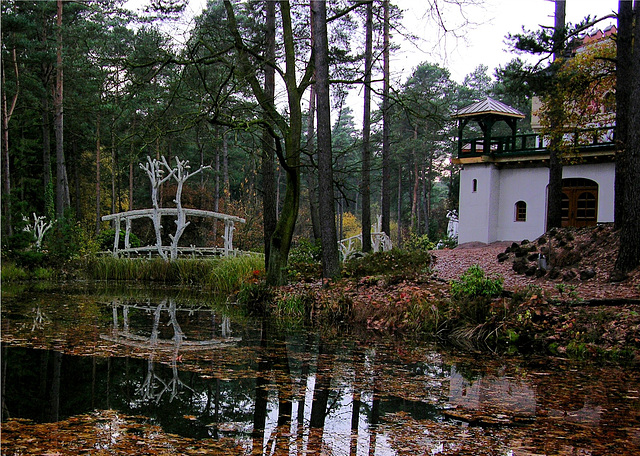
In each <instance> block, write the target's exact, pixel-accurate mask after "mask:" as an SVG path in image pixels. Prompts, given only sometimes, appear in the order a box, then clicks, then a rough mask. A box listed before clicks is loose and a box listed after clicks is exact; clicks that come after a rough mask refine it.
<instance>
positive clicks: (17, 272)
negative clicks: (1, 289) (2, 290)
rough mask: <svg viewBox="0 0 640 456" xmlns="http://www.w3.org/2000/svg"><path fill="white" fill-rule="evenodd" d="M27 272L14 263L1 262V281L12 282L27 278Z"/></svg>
mask: <svg viewBox="0 0 640 456" xmlns="http://www.w3.org/2000/svg"><path fill="white" fill-rule="evenodd" d="M28 278H29V274H28V273H27V271H25V270H24V269H23V268H21V267H20V266H18V265H16V264H14V263H8V262H6V261H3V262H2V282H3V283H4V282H13V281H19V280H27V279H28Z"/></svg>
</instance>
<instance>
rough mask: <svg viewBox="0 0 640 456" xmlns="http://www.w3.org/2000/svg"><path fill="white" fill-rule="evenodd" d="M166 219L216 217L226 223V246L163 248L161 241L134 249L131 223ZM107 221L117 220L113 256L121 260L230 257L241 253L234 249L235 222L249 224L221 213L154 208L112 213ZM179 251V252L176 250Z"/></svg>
mask: <svg viewBox="0 0 640 456" xmlns="http://www.w3.org/2000/svg"><path fill="white" fill-rule="evenodd" d="M162 216H173V217H176V219H180V218H181V216H182V217H185V218H186V217H187V216H190V217H205V218H213V219H218V220H222V221H224V236H223V238H224V247H222V248H219V247H195V246H190V247H178V246H177V245H174V243H172V245H171V246H167V245H162V242H161V241H159V242H158V243H157V244H156V245H150V246H145V247H131V242H130V239H129V238H130V235H131V222H132V221H133V220H135V219H139V218H149V219H151V220H152V221H154V223H155V222H156V220H158V223H159V219H160V217H162ZM156 218H157V219H156ZM102 220H103V221H105V222H106V221H111V220H114V221H115V227H114V228H115V236H114V240H113V250H112V251H111V253H112V254H113V256H115V257H117V256H120V255H125V256H127V255H131V254H133V255H140V254H145V253H147V254H149V255H151V254H152V253H154V252H157V253H158V254H159V255H160V256H161V257H163V258H167V257H168V256H170V257H171V258H176V257H177V255H178V253H180V254H192V255H212V254H213V255H223V256H230V255H235V254H237V251H236V250H234V249H233V231H234V230H235V223H236V222H238V223H245V219H243V218H240V217H235V216H233V215H227V214H221V213H219V212H212V211H203V210H199V209H186V208H180V209H178V208H157V209H156V208H154V209H137V210H133V211H127V212H118V213H117V214H109V215H105V216H103V217H102ZM123 221H124V222H125V232H124V248H123V249H121V248H119V247H120V245H119V244H120V229H121V224H122V222H123ZM174 249H175V250H174Z"/></svg>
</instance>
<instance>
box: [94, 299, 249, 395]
mask: <svg viewBox="0 0 640 456" xmlns="http://www.w3.org/2000/svg"><path fill="white" fill-rule="evenodd" d="M167 301H168V304H167ZM111 305H112V310H113V328H112V331H111V334H102V335H100V338H101V339H102V340H107V341H109V342H113V343H116V344H119V345H124V346H127V347H133V348H137V349H140V350H142V351H143V352H144V353H148V354H149V355H148V361H147V373H146V375H145V378H144V380H143V381H142V382H141V384H140V386H139V388H138V390H137V392H138V393H139V394H140V395H141V397H142V398H143V399H145V400H153V401H155V402H156V403H159V402H160V400H161V399H162V397H163V396H164V395H165V394H166V393H170V394H169V401H172V400H173V399H175V398H176V396H177V395H178V394H179V392H180V390H181V389H187V390H191V391H193V389H192V388H191V387H190V386H188V385H186V384H185V383H184V382H183V381H182V380H180V375H179V371H178V360H180V359H181V355H179V352H180V351H183V352H184V351H195V350H208V349H213V348H218V347H223V346H228V345H229V344H232V343H235V342H238V341H240V340H241V339H240V338H239V337H231V321H230V319H229V317H222V321H221V324H220V336H219V337H216V336H215V335H214V334H212V337H211V338H210V339H207V340H187V337H186V336H185V333H184V331H183V330H182V327H181V326H180V323H179V322H178V312H185V313H188V314H189V315H193V314H194V313H195V312H208V313H210V314H211V317H212V319H215V313H214V311H213V310H211V309H203V308H194V307H186V308H180V307H178V306H177V305H176V303H175V301H174V300H173V299H164V300H163V301H161V302H160V304H158V305H157V306H151V305H140V304H122V303H119V302H118V301H113V302H112V303H111ZM120 309H121V310H122V326H120ZM133 310H140V311H143V312H145V313H148V314H150V313H152V314H153V322H152V324H151V333H150V335H148V336H143V335H139V334H136V333H134V332H133V331H132V329H131V320H130V314H129V313H130V312H131V311H133ZM165 310H166V312H167V313H168V315H169V321H168V322H167V324H166V326H171V327H172V328H173V337H171V338H170V339H163V338H161V337H160V323H161V317H162V313H163V311H165ZM214 332H215V330H214ZM156 352H163V353H165V352H169V354H170V356H171V358H170V364H171V371H172V378H171V379H163V378H162V377H161V376H160V374H159V373H158V372H157V371H156V369H155V367H154V358H155V355H156ZM165 354H166V353H165Z"/></svg>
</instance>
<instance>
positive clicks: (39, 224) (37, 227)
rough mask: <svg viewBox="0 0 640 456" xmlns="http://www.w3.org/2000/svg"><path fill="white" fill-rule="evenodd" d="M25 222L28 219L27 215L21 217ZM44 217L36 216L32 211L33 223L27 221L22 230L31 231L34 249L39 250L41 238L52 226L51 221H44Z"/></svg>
mask: <svg viewBox="0 0 640 456" xmlns="http://www.w3.org/2000/svg"><path fill="white" fill-rule="evenodd" d="M22 219H23V220H24V221H25V222H28V221H29V219H28V218H27V217H24V216H23V217H22ZM45 220H46V217H45V216H44V215H43V216H37V215H36V214H35V212H34V213H33V225H31V224H29V223H27V225H26V226H25V227H24V228H23V231H26V232H28V233H31V234H32V235H33V238H34V240H35V243H36V249H38V250H40V248H42V239H43V238H44V234H45V233H46V232H47V231H48V230H49V228H51V227H52V226H53V221H51V222H48V223H47V222H45Z"/></svg>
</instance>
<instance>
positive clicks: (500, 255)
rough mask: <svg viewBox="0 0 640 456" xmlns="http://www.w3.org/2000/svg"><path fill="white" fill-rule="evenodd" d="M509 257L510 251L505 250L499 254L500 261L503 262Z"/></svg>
mask: <svg viewBox="0 0 640 456" xmlns="http://www.w3.org/2000/svg"><path fill="white" fill-rule="evenodd" d="M508 259H509V254H508V253H504V252H503V253H499V254H498V262H500V263H502V262H504V261H506V260H508Z"/></svg>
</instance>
